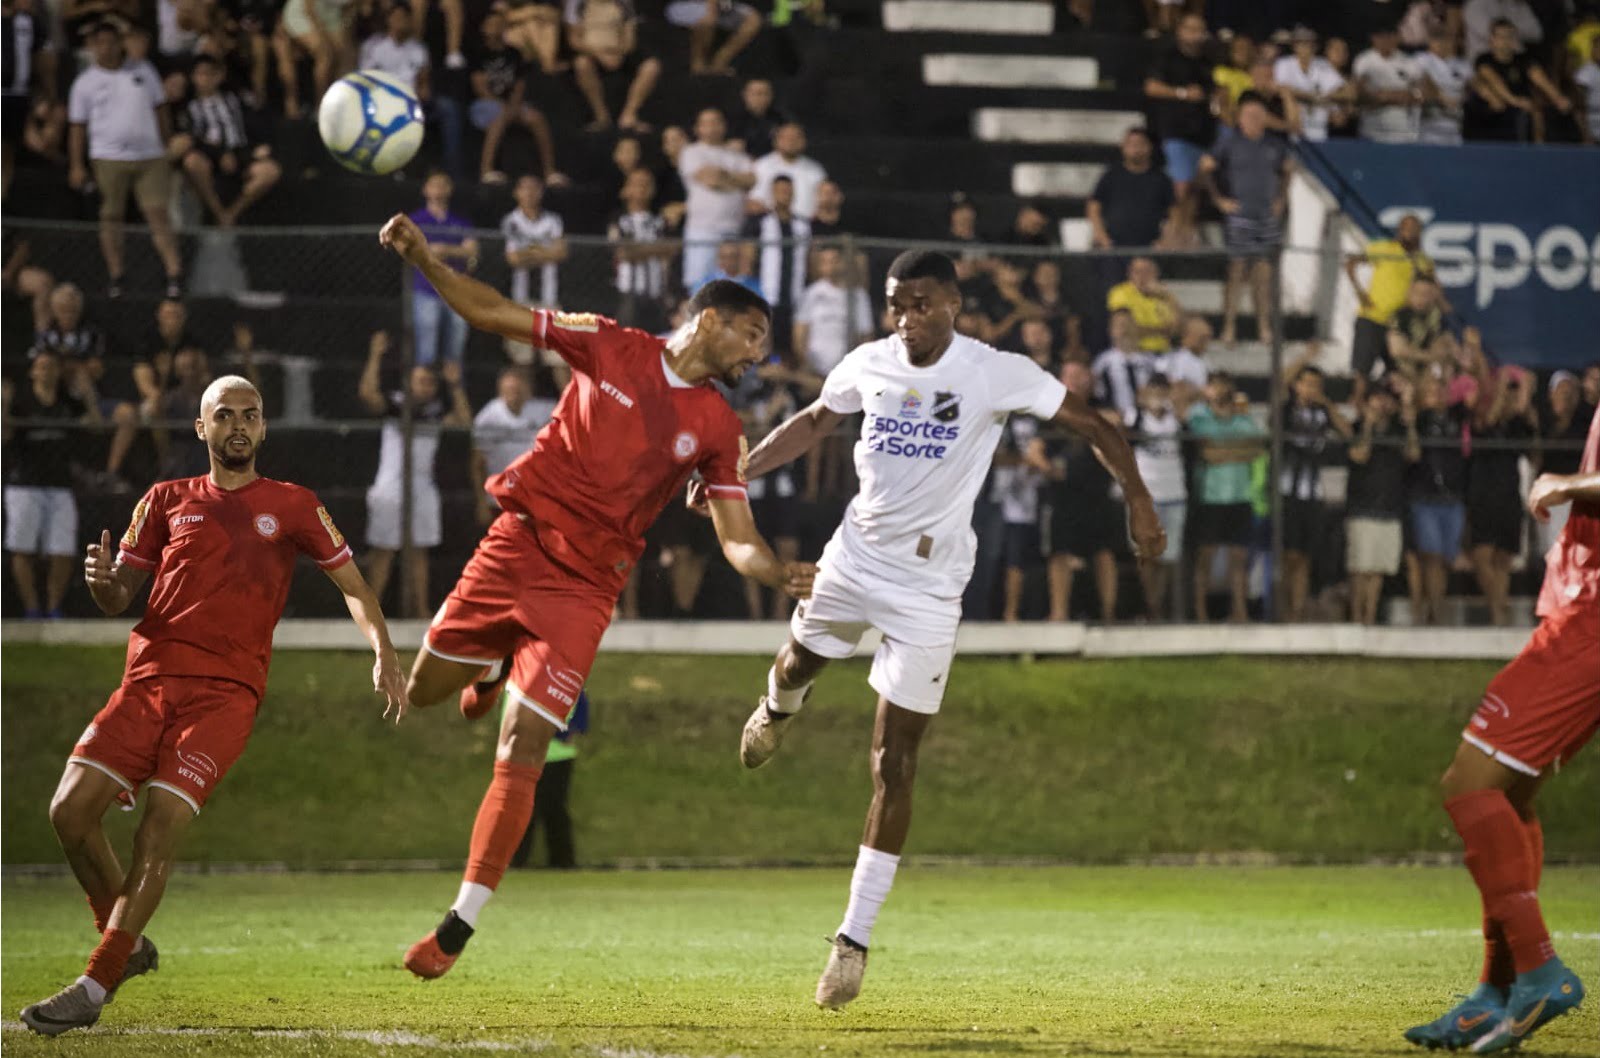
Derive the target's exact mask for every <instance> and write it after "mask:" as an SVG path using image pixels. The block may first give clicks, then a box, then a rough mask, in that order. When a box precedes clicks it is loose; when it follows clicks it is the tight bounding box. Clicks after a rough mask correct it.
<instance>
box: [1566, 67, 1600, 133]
mask: <svg viewBox="0 0 1600 1058" xmlns="http://www.w3.org/2000/svg"><path fill="white" fill-rule="evenodd" d="M1572 80H1573V82H1574V83H1575V84H1577V86H1578V87H1579V88H1581V89H1583V98H1584V100H1585V102H1584V107H1585V109H1587V110H1588V112H1589V134H1590V135H1591V136H1600V63H1596V62H1594V61H1592V60H1591V61H1590V62H1588V63H1586V64H1585V65H1584V66H1583V67H1582V68H1581V69H1579V70H1578V72H1577V73H1575V74H1573V75H1572Z"/></svg>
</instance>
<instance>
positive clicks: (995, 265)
mask: <svg viewBox="0 0 1600 1058" xmlns="http://www.w3.org/2000/svg"><path fill="white" fill-rule="evenodd" d="M1026 277H1027V276H1026V273H1025V272H1023V270H1022V268H1021V267H1020V266H1019V265H1018V264H1017V263H1016V262H1015V261H1011V260H1007V259H1005V258H999V259H996V260H994V261H992V262H991V263H990V272H989V277H988V278H989V292H990V297H989V299H988V305H987V311H988V313H989V327H988V334H989V337H988V338H987V339H985V340H986V341H988V342H989V343H990V344H991V345H996V346H1000V347H1002V348H1006V349H1009V348H1011V347H1013V346H1015V345H1016V343H1017V329H1018V328H1019V327H1021V326H1022V321H1023V320H1029V319H1034V318H1037V317H1038V316H1039V315H1040V312H1039V306H1037V305H1035V304H1033V303H1032V302H1030V301H1029V300H1028V295H1027V292H1026V291H1025V290H1024V289H1023V281H1024V280H1025V279H1026Z"/></svg>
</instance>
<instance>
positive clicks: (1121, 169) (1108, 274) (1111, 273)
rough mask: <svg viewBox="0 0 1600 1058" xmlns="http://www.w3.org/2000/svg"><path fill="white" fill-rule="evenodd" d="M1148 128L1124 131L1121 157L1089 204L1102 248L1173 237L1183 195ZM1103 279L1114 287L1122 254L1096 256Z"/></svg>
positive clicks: (1095, 241) (1095, 237) (1095, 235)
mask: <svg viewBox="0 0 1600 1058" xmlns="http://www.w3.org/2000/svg"><path fill="white" fill-rule="evenodd" d="M1153 153H1154V143H1153V142H1152V141H1151V139H1150V132H1149V130H1147V129H1145V128H1143V127H1137V126H1136V127H1134V128H1131V129H1129V130H1128V131H1127V132H1125V133H1124V134H1123V136H1122V159H1121V161H1120V162H1119V163H1118V164H1115V165H1108V166H1106V170H1105V172H1104V173H1102V174H1101V175H1100V179H1099V181H1098V182H1097V183H1096V184H1095V185H1094V191H1093V192H1092V193H1091V194H1090V196H1089V201H1088V202H1087V203H1086V204H1085V206H1084V216H1085V217H1086V218H1088V221H1089V225H1090V228H1091V229H1092V231H1093V245H1094V247H1095V249H1097V250H1109V249H1111V248H1112V247H1114V246H1136V247H1144V246H1157V245H1163V244H1167V243H1170V242H1171V241H1172V237H1173V230H1174V228H1175V227H1176V225H1177V224H1178V220H1179V218H1178V200H1177V196H1176V194H1175V193H1174V191H1173V185H1172V179H1171V178H1170V177H1168V176H1167V174H1166V173H1164V172H1162V171H1161V170H1160V169H1159V168H1158V167H1156V165H1155V164H1154V159H1153ZM1096 264H1097V266H1098V267H1099V269H1100V275H1101V282H1102V283H1103V284H1104V285H1105V286H1107V287H1110V286H1112V285H1113V284H1115V283H1116V282H1117V280H1118V279H1119V278H1120V275H1121V271H1122V259H1121V258H1118V257H1107V258H1097V259H1096Z"/></svg>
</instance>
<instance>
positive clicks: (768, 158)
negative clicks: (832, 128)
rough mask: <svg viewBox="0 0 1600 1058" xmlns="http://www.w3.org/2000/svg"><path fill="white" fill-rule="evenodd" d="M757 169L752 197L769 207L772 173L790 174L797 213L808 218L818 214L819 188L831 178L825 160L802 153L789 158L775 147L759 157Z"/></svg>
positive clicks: (778, 174) (751, 190)
mask: <svg viewBox="0 0 1600 1058" xmlns="http://www.w3.org/2000/svg"><path fill="white" fill-rule="evenodd" d="M755 170H756V186H755V187H752V188H751V189H750V197H751V198H753V199H755V200H756V201H758V202H761V203H762V204H764V205H766V206H768V207H770V206H771V205H772V179H773V177H777V176H787V177H788V178H789V179H790V180H793V181H794V212H795V215H796V216H799V217H804V218H806V219H807V220H810V219H811V218H812V217H813V216H815V215H816V212H817V188H818V187H820V186H822V182H823V181H824V180H826V179H828V171H827V170H826V169H824V168H823V167H822V163H820V162H818V161H816V160H815V159H813V158H807V157H806V156H805V155H803V154H802V155H801V156H800V157H798V158H796V159H795V160H794V161H792V162H791V161H786V160H785V159H784V157H783V155H781V154H779V153H778V152H777V151H773V152H772V153H771V154H763V155H762V156H761V157H760V158H758V159H756V165H755Z"/></svg>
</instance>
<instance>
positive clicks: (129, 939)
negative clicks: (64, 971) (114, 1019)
mask: <svg viewBox="0 0 1600 1058" xmlns="http://www.w3.org/2000/svg"><path fill="white" fill-rule="evenodd" d="M138 943H139V938H138V937H136V936H134V935H133V934H132V933H129V932H128V931H127V930H124V929H108V930H106V931H105V934H104V936H102V937H101V938H100V946H99V947H98V948H96V949H95V950H94V954H93V955H91V956H89V968H88V969H87V970H85V971H83V973H84V976H85V977H92V978H94V980H95V982H96V983H97V984H99V985H100V987H102V988H104V989H105V990H106V991H108V992H109V991H111V990H112V989H113V988H115V987H117V982H119V981H121V980H122V971H123V970H125V969H127V966H128V956H130V955H132V954H133V948H134V945H136V944H138Z"/></svg>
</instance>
